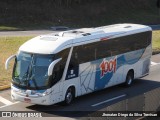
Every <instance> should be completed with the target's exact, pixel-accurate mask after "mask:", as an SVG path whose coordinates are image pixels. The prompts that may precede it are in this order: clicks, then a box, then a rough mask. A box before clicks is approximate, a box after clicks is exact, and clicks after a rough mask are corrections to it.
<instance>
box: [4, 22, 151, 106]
mask: <svg viewBox="0 0 160 120" xmlns="http://www.w3.org/2000/svg"><path fill="white" fill-rule="evenodd" d="M151 39H152V29H151V28H150V27H148V26H145V25H138V24H115V25H109V26H103V27H97V28H82V29H75V30H69V31H64V32H59V33H54V34H49V35H41V36H38V37H35V38H33V39H31V40H29V41H27V42H26V43H24V44H23V45H22V46H21V47H20V48H19V51H18V53H17V54H16V55H13V56H11V57H9V58H8V59H7V60H6V64H5V67H6V69H7V68H8V65H9V61H10V60H11V59H15V63H14V67H13V74H12V83H11V97H12V99H14V100H18V101H23V102H29V103H34V104H41V105H52V104H55V103H58V102H61V101H64V102H65V103H66V104H70V103H71V102H72V100H73V98H74V97H77V96H81V95H84V94H88V93H91V92H94V91H97V90H101V89H104V88H107V87H110V86H114V85H117V84H121V83H124V84H125V85H127V86H130V85H131V83H132V81H133V80H134V79H136V78H139V77H143V76H145V75H147V74H148V73H149V66H150V59H151V55H152V45H151Z"/></svg>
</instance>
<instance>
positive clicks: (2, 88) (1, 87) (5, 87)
mask: <svg viewBox="0 0 160 120" xmlns="http://www.w3.org/2000/svg"><path fill="white" fill-rule="evenodd" d="M10 87H11V85H4V86H0V91H2V90H6V89H9V88H10Z"/></svg>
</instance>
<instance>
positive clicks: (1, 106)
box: [0, 101, 20, 109]
mask: <svg viewBox="0 0 160 120" xmlns="http://www.w3.org/2000/svg"><path fill="white" fill-rule="evenodd" d="M17 103H20V102H19V101H17V102H14V103H12V104H8V105H4V106H1V107H0V109H1V108H4V107H7V106H11V105H14V104H17Z"/></svg>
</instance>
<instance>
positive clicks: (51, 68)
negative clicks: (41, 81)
mask: <svg viewBox="0 0 160 120" xmlns="http://www.w3.org/2000/svg"><path fill="white" fill-rule="evenodd" d="M60 60H62V58H59V59H57V60H54V61H53V62H52V63H51V64H50V65H49V67H48V76H51V75H52V71H53V68H54V66H55V64H57V63H58V62H59V61H60Z"/></svg>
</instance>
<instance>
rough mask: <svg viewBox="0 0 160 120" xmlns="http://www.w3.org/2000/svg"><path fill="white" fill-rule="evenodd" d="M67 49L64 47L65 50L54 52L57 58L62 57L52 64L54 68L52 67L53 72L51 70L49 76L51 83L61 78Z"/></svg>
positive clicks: (67, 52)
mask: <svg viewBox="0 0 160 120" xmlns="http://www.w3.org/2000/svg"><path fill="white" fill-rule="evenodd" d="M69 50H70V49H69V48H67V49H65V50H63V51H61V52H59V53H57V54H56V57H57V58H62V60H61V61H59V62H58V63H57V64H56V65H55V66H54V69H53V72H52V76H51V79H52V80H51V81H52V85H54V84H55V83H57V82H58V81H59V80H61V78H62V75H63V71H64V68H65V65H66V61H67V58H68V54H69Z"/></svg>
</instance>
